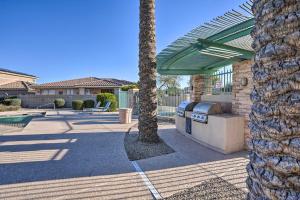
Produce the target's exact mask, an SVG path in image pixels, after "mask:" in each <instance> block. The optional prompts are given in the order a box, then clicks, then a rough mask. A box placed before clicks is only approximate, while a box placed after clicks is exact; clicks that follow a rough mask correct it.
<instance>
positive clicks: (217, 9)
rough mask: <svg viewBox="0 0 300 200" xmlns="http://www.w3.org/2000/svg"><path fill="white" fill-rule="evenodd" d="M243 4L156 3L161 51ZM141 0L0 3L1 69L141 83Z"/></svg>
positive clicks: (207, 0)
mask: <svg viewBox="0 0 300 200" xmlns="http://www.w3.org/2000/svg"><path fill="white" fill-rule="evenodd" d="M243 2H245V0H156V36H157V53H159V52H160V51H161V50H162V49H164V48H165V47H166V46H167V45H168V44H170V43H171V42H173V41H174V40H176V39H177V38H178V37H180V36H183V35H184V34H186V33H187V32H189V31H190V30H191V29H193V28H195V27H197V26H199V25H201V24H203V23H204V22H208V21H210V20H211V19H213V18H215V17H217V16H219V15H223V14H224V13H225V12H226V11H228V10H231V9H232V8H238V5H240V4H242V3H243ZM138 25H139V1H138V0H0V68H6V69H10V70H16V71H20V72H24V73H29V74H33V75H36V76H38V77H39V79H38V83H45V82H52V81H59V80H67V79H73V78H80V77H89V76H95V77H100V78H101V77H102V78H118V79H125V80H129V81H137V80H138V32H139V29H138V28H139V26H138Z"/></svg>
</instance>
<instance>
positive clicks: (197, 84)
mask: <svg viewBox="0 0 300 200" xmlns="http://www.w3.org/2000/svg"><path fill="white" fill-rule="evenodd" d="M192 86H193V90H192V93H191V101H193V102H199V101H201V95H203V94H204V89H205V79H204V76H203V75H193V76H192Z"/></svg>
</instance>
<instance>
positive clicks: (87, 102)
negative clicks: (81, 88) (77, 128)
mask: <svg viewBox="0 0 300 200" xmlns="http://www.w3.org/2000/svg"><path fill="white" fill-rule="evenodd" d="M83 107H84V108H94V107H95V101H94V100H93V99H88V100H84V102H83Z"/></svg>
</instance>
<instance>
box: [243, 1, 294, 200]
mask: <svg viewBox="0 0 300 200" xmlns="http://www.w3.org/2000/svg"><path fill="white" fill-rule="evenodd" d="M252 10H253V12H254V15H255V19H256V24H255V28H254V30H253V32H252V37H253V39H254V43H253V48H254V49H255V51H256V56H255V58H254V60H255V64H254V65H253V67H252V72H253V80H254V89H253V92H252V94H251V100H252V102H253V107H252V112H251V114H250V124H249V127H250V129H251V136H252V139H251V140H250V142H249V145H248V146H249V148H250V163H249V165H248V166H247V170H248V174H249V177H248V179H247V185H248V188H249V191H250V192H249V194H248V199H251V200H252V199H253V200H254V199H264V200H265V199H275V200H277V199H285V200H287V199H290V200H292V199H295V200H296V199H300V32H299V30H300V19H299V17H300V1H299V0H276V1H275V0H254V4H253V7H252Z"/></svg>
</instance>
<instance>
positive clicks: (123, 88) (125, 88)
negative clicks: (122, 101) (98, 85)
mask: <svg viewBox="0 0 300 200" xmlns="http://www.w3.org/2000/svg"><path fill="white" fill-rule="evenodd" d="M130 89H138V85H137V84H131V85H123V86H122V87H121V90H122V91H128V90H130Z"/></svg>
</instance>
